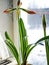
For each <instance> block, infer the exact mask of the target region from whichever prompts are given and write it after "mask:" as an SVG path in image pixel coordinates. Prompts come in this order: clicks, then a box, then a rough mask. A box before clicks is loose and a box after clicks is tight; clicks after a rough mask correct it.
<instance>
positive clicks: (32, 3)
mask: <svg viewBox="0 0 49 65" xmlns="http://www.w3.org/2000/svg"><path fill="white" fill-rule="evenodd" d="M21 1H22V7H23V8H26V9H30V10H35V11H36V12H45V13H47V12H49V4H48V0H40V1H39V0H29V1H27V2H26V0H25V1H24V0H21ZM21 13H22V14H21V17H22V18H23V20H24V24H25V27H26V30H27V34H28V40H29V44H30V43H35V42H36V41H37V40H38V39H39V38H41V37H43V28H42V14H40V15H39V14H35V15H29V14H26V13H25V12H21ZM24 17H25V18H24ZM48 20H49V14H46V21H47V35H49V21H48ZM42 43H43V44H44V42H42ZM28 61H29V62H30V63H32V64H34V65H46V63H47V62H46V53H45V45H44V46H41V45H38V46H37V47H35V48H34V50H33V51H32V52H31V54H30V56H29V58H28Z"/></svg>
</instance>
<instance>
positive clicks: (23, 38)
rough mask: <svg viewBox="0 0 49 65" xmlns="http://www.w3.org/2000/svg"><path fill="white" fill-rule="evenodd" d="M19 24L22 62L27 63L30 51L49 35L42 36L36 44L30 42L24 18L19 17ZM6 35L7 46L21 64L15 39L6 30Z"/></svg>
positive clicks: (24, 64)
mask: <svg viewBox="0 0 49 65" xmlns="http://www.w3.org/2000/svg"><path fill="white" fill-rule="evenodd" d="M18 26H19V35H20V47H21V49H20V51H21V55H22V64H23V65H26V63H27V58H28V56H29V54H30V52H31V51H32V50H33V49H34V48H35V47H36V46H37V45H38V44H40V42H41V41H43V40H46V39H49V36H45V37H42V38H41V39H39V40H38V41H37V42H36V43H34V45H33V44H28V39H27V33H26V29H25V26H24V23H23V20H22V18H19V21H18ZM5 37H6V40H5V42H6V44H7V46H8V47H9V49H10V50H11V52H12V54H13V55H14V57H15V58H16V61H17V62H18V65H21V63H20V62H21V61H20V56H19V53H18V51H17V49H16V47H15V45H14V42H13V40H12V39H11V38H10V36H9V34H8V33H7V32H5Z"/></svg>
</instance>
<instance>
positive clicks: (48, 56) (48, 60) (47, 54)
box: [42, 15, 49, 65]
mask: <svg viewBox="0 0 49 65" xmlns="http://www.w3.org/2000/svg"><path fill="white" fill-rule="evenodd" d="M42 22H43V30H44V37H46V20H45V15H43V21H42ZM45 49H46V58H47V65H49V52H48V41H47V40H46V39H45Z"/></svg>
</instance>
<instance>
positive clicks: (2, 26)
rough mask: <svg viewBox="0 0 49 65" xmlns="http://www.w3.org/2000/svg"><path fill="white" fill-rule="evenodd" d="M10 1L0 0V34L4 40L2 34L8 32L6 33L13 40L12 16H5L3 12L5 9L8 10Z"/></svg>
mask: <svg viewBox="0 0 49 65" xmlns="http://www.w3.org/2000/svg"><path fill="white" fill-rule="evenodd" d="M11 1H12V0H0V33H1V35H2V37H3V38H4V39H5V36H4V33H5V31H8V33H9V34H10V35H11V37H12V38H13V21H12V14H5V13H3V11H4V10H5V9H7V8H10V7H11V5H10V4H12V3H11Z"/></svg>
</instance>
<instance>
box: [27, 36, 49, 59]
mask: <svg viewBox="0 0 49 65" xmlns="http://www.w3.org/2000/svg"><path fill="white" fill-rule="evenodd" d="M45 39H49V36H46V37H42V38H41V39H39V40H38V41H37V42H36V43H34V44H35V45H34V46H31V45H29V46H28V47H29V49H27V54H26V58H27V57H28V56H29V54H30V52H31V51H32V49H34V48H35V47H36V46H37V44H40V42H41V41H43V40H45ZM28 47H27V48H28Z"/></svg>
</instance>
